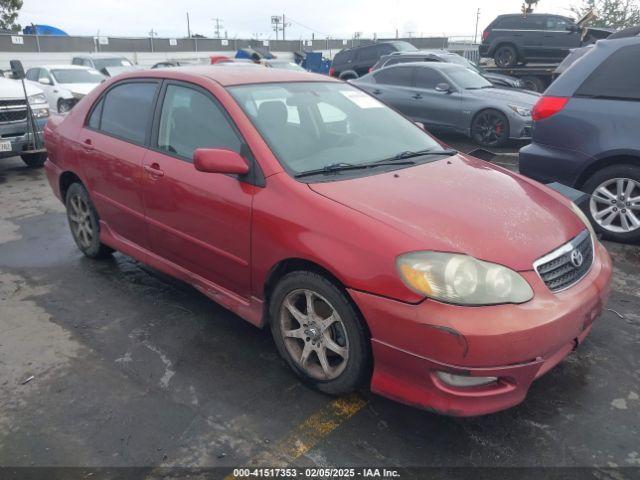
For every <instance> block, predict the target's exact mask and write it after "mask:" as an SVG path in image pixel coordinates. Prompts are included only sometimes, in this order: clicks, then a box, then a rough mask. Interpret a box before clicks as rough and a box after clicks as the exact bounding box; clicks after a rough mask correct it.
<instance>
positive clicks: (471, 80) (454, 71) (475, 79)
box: [446, 68, 493, 90]
mask: <svg viewBox="0 0 640 480" xmlns="http://www.w3.org/2000/svg"><path fill="white" fill-rule="evenodd" d="M446 74H447V75H448V76H449V77H451V79H452V80H453V82H454V83H455V84H456V85H457V86H458V87H459V88H462V89H465V90H477V89H479V88H489V87H492V86H493V85H492V84H491V82H489V81H488V80H486V79H485V78H484V77H483V76H482V75H480V74H479V73H477V72H474V71H473V70H469V69H468V68H451V69H448V70H447V71H446Z"/></svg>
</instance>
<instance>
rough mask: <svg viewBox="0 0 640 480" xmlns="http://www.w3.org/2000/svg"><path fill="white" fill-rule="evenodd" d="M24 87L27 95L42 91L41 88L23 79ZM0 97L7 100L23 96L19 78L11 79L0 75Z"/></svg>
mask: <svg viewBox="0 0 640 480" xmlns="http://www.w3.org/2000/svg"><path fill="white" fill-rule="evenodd" d="M24 84H25V87H26V88H27V95H35V94H37V93H42V89H41V88H38V87H36V86H35V85H33V84H32V83H31V82H29V81H27V80H25V82H24ZM0 98H2V99H5V100H9V99H16V98H24V90H23V89H22V82H20V81H19V80H12V79H10V78H4V77H0Z"/></svg>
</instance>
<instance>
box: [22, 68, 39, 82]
mask: <svg viewBox="0 0 640 480" xmlns="http://www.w3.org/2000/svg"><path fill="white" fill-rule="evenodd" d="M39 75H40V69H39V68H30V69H29V70H27V73H26V75H25V78H26V79H27V80H31V81H33V82H37V81H38V77H39Z"/></svg>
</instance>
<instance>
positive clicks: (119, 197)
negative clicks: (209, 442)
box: [46, 65, 611, 416]
mask: <svg viewBox="0 0 640 480" xmlns="http://www.w3.org/2000/svg"><path fill="white" fill-rule="evenodd" d="M445 66H447V67H451V66H449V65H445ZM391 68H396V67H390V69H391ZM464 70H465V71H468V70H466V69H464ZM46 140H47V145H48V147H49V148H50V157H49V160H48V161H47V163H46V172H47V178H48V179H49V182H50V184H51V187H52V189H53V191H54V193H55V194H56V195H57V196H58V197H59V198H60V199H61V200H62V201H63V202H65V205H66V208H67V216H68V220H69V225H70V228H71V234H72V236H73V238H74V240H75V241H76V243H77V245H78V247H79V249H80V250H81V251H82V252H83V253H84V254H85V255H87V256H88V257H91V258H99V257H104V256H108V255H109V254H110V253H111V252H112V251H113V249H116V250H120V251H122V252H123V253H125V254H127V255H130V256H133V257H134V258H136V259H138V260H140V261H142V262H145V263H148V264H150V265H152V266H153V267H155V268H156V269H158V270H160V271H162V272H165V273H168V274H170V275H173V276H176V277H177V278H179V279H181V280H183V281H186V282H188V283H191V284H192V285H194V286H195V287H196V288H197V289H198V290H199V291H201V292H202V293H203V294H205V295H207V296H209V297H211V298H213V299H215V301H217V302H218V303H220V304H222V305H224V306H225V307H226V308H228V309H230V310H231V311H233V312H235V313H237V314H238V315H239V316H241V317H242V318H244V319H246V320H248V321H249V322H251V323H253V324H254V325H257V326H259V327H264V326H267V325H269V326H270V328H271V331H272V333H273V337H274V339H275V343H276V346H277V348H278V350H279V352H280V354H281V355H282V356H283V357H284V358H285V360H286V361H287V363H288V364H289V365H290V366H291V368H292V369H293V370H294V372H295V373H296V374H297V375H299V376H300V377H301V378H302V379H303V380H304V381H305V382H307V383H309V384H310V385H313V386H314V387H315V388H317V389H318V390H320V391H322V392H325V393H330V394H344V393H346V392H350V391H353V390H354V389H356V388H358V387H359V386H360V385H366V384H370V385H371V388H372V390H373V391H375V392H378V393H380V394H382V395H385V396H388V397H391V398H393V399H395V400H398V401H402V402H406V403H408V404H410V405H414V406H420V407H423V408H428V409H430V410H432V411H437V412H440V413H444V414H448V415H459V416H468V415H480V414H484V413H489V412H494V411H497V410H501V409H504V408H508V407H510V406H513V405H515V404H517V403H519V402H521V401H522V400H523V399H524V397H525V395H526V392H527V390H528V388H529V386H530V384H531V383H532V381H533V380H534V379H535V378H538V377H539V376H541V375H543V374H544V373H546V372H547V371H548V370H549V369H551V368H552V367H553V366H555V365H556V364H557V363H558V362H560V361H561V360H562V358H563V357H565V356H566V355H567V354H568V353H569V352H570V351H572V350H573V349H574V348H575V347H576V345H578V344H580V343H581V342H582V341H583V340H584V338H585V337H586V335H587V334H588V333H589V331H590V329H591V326H592V324H593V321H594V320H595V318H596V317H597V316H598V314H599V313H600V311H601V310H602V308H603V305H604V304H605V303H606V300H607V296H608V293H609V291H610V288H609V282H610V277H611V260H610V258H609V256H608V254H607V252H606V250H605V249H604V247H603V246H602V245H601V244H600V243H599V241H598V239H597V238H596V237H595V236H594V235H592V234H591V231H590V229H589V228H590V227H589V224H588V221H587V220H586V218H585V217H584V215H583V214H582V212H581V211H580V210H579V209H578V208H577V207H576V206H575V205H574V204H573V203H572V202H571V201H569V200H568V199H566V198H564V197H562V196H561V195H560V194H559V193H557V192H556V191H554V190H552V189H550V188H548V187H546V186H544V185H540V184H538V183H537V182H533V181H531V180H528V179H526V178H524V177H521V176H519V175H518V174H515V173H512V172H509V171H506V170H504V169H501V168H499V167H495V166H493V165H491V164H489V163H485V162H483V161H481V160H478V159H474V158H473V157H469V156H465V155H461V154H458V153H457V152H455V151H450V150H448V149H446V148H445V147H443V146H442V145H441V144H440V143H439V142H438V141H436V140H435V139H434V138H433V137H431V136H430V135H429V134H427V133H426V132H425V131H424V130H422V129H420V128H419V127H417V126H416V125H415V124H414V123H413V122H411V121H408V120H407V119H406V118H404V117H403V116H402V115H399V114H398V113H397V112H395V111H393V110H392V109H390V108H388V107H386V106H385V105H384V104H382V103H381V102H379V101H378V100H376V99H375V98H372V97H370V96H369V95H367V94H365V93H364V92H362V91H360V90H359V89H357V88H355V87H354V86H352V85H349V84H347V83H344V82H340V81H336V80H333V79H331V78H329V77H326V76H321V75H313V74H309V73H303V72H294V71H288V70H281V69H275V68H255V69H252V70H249V69H245V70H243V71H240V70H239V69H233V68H217V67H202V68H200V69H199V70H197V71H196V70H184V71H182V70H180V69H166V70H148V71H145V72H142V73H130V74H124V75H121V76H119V77H117V78H114V79H111V80H109V81H108V82H105V83H104V84H102V85H101V86H99V87H98V88H96V89H95V90H94V91H93V92H91V93H90V94H89V96H88V97H87V98H85V99H84V100H83V101H82V102H81V103H79V104H78V105H77V106H76V108H74V109H73V110H72V111H71V112H70V113H69V114H68V115H66V116H65V117H53V118H52V120H51V121H50V122H49V123H48V125H47V128H46ZM72 152H73V153H72ZM372 192H375V195H373V194H372ZM560 270H561V271H562V272H563V275H558V272H559V271H560ZM559 292H562V293H561V294H559Z"/></svg>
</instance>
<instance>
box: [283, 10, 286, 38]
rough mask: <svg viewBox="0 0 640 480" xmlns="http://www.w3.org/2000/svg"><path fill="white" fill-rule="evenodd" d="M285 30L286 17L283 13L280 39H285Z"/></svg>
mask: <svg viewBox="0 0 640 480" xmlns="http://www.w3.org/2000/svg"><path fill="white" fill-rule="evenodd" d="M286 32H287V19H286V18H285V16H284V13H283V14H282V40H286V39H287V38H286V35H285V34H286Z"/></svg>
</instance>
